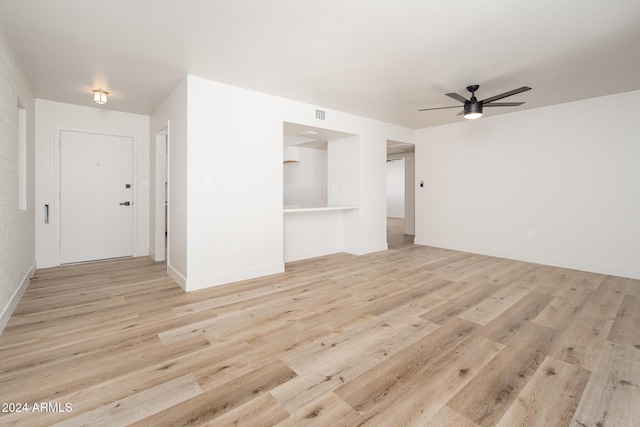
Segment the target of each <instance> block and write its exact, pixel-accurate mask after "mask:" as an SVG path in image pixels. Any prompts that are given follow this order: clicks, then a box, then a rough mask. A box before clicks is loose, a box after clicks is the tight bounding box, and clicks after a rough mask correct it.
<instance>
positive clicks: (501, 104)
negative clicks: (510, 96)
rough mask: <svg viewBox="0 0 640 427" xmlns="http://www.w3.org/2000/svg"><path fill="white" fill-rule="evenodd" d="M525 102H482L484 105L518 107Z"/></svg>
mask: <svg viewBox="0 0 640 427" xmlns="http://www.w3.org/2000/svg"><path fill="white" fill-rule="evenodd" d="M522 104H524V102H493V103H491V104H484V103H483V104H482V106H483V107H517V106H518V105H522Z"/></svg>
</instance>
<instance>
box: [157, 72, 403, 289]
mask: <svg viewBox="0 0 640 427" xmlns="http://www.w3.org/2000/svg"><path fill="white" fill-rule="evenodd" d="M186 88H187V89H186V91H187V96H186V103H187V107H186V109H185V111H188V117H186V116H185V117H182V116H180V113H179V112H178V111H179V108H177V107H176V108H174V112H173V113H172V112H171V110H172V108H173V107H172V106H177V105H180V103H181V102H185V101H184V100H185V98H184V97H183V95H182V94H181V95H180V96H177V95H175V93H174V95H172V96H171V97H170V98H171V99H168V100H167V101H165V103H163V105H162V106H161V107H160V108H159V109H158V111H156V112H155V113H154V114H153V115H152V118H151V123H152V132H156V131H157V129H156V127H157V128H158V129H159V128H160V126H161V125H162V126H163V124H162V123H163V122H166V120H169V122H170V126H169V128H170V135H169V139H170V142H169V146H170V149H169V151H170V153H169V164H170V167H169V169H170V172H169V183H170V190H169V194H170V195H169V205H170V214H169V233H170V236H169V259H170V260H171V259H172V257H173V256H174V254H173V251H174V248H173V244H172V240H173V239H174V238H173V237H172V236H173V234H172V233H173V231H172V230H175V229H180V230H186V231H185V232H184V236H185V237H183V241H182V242H181V244H182V243H184V245H185V248H180V250H181V251H182V250H183V249H184V254H185V259H184V265H180V266H179V271H180V275H181V277H179V279H180V280H181V282H180V283H181V285H182V286H183V287H184V288H185V289H187V290H193V289H199V288H204V287H209V286H215V285H219V284H223V283H229V282H233V281H237V280H244V279H248V278H252V277H257V276H263V275H267V274H272V273H275V272H279V271H282V270H283V269H284V254H283V235H284V233H283V212H282V202H283V164H282V156H283V153H282V143H283V123H284V122H290V123H298V124H303V125H305V124H307V125H310V126H315V127H324V128H327V129H333V130H337V131H342V132H346V133H350V134H354V135H358V137H356V140H355V141H356V143H353V144H349V143H348V142H347V145H346V146H348V147H350V148H352V149H353V150H354V156H355V159H357V161H356V163H357V164H356V165H354V164H353V163H352V164H350V173H352V177H353V179H352V180H351V182H355V183H357V184H356V189H355V192H356V193H357V198H358V206H359V208H358V209H357V210H354V211H349V214H348V215H347V214H345V225H347V226H349V227H350V230H349V234H348V236H347V237H348V239H345V242H346V245H345V246H348V251H350V252H352V253H355V254H364V253H368V252H372V251H375V250H383V249H386V198H385V191H384V188H385V185H386V169H385V159H386V141H387V139H393V140H402V141H410V142H411V141H413V130H411V129H407V128H403V127H400V126H394V125H389V124H386V123H382V122H378V121H374V120H370V119H365V118H362V117H358V116H353V115H348V114H345V113H339V112H335V111H331V110H325V111H326V112H327V115H326V116H327V120H325V121H320V120H317V119H315V109H316V108H317V107H316V106H312V105H308V104H302V103H298V102H294V101H291V100H286V99H283V98H278V97H275V96H271V95H266V94H262V93H258V92H254V91H250V90H246V89H241V88H237V87H233V86H228V85H224V84H221V83H217V82H213V81H209V80H205V79H202V78H198V77H194V76H188V77H187V79H186ZM181 93H182V92H181ZM173 98H180V101H176V100H175V99H173ZM176 116H180V117H181V118H179V119H178V120H185V121H186V128H187V130H186V131H179V132H178V135H179V138H186V141H187V142H186V144H185V146H183V147H182V148H180V150H179V151H174V150H177V149H176V147H175V146H174V145H175V143H174V139H175V138H176V135H175V133H174V131H175V126H174V117H176ZM154 126H155V127H154ZM332 142H333V141H332ZM180 143H182V142H180ZM187 146H188V147H187ZM346 146H345V147H346ZM187 148H188V149H187ZM176 156H180V158H179V159H178V158H175V157H176ZM185 156H186V160H185ZM328 163H331V161H328ZM176 173H182V174H183V175H184V176H186V180H181V181H180V182H179V183H177V182H176V181H175V179H182V178H175V179H174V175H175V174H176ZM328 182H329V185H331V178H330V177H328ZM207 183H209V184H207ZM346 189H347V190H348V191H350V192H353V191H354V190H353V189H350V188H348V186H347V187H346ZM175 192H180V193H181V194H182V195H183V196H181V197H183V198H184V200H185V204H184V206H186V211H184V216H182V215H180V216H178V215H174V214H173V213H172V212H173V211H172V209H174V205H175V204H176V201H175V200H174V198H173V194H174V193H175ZM184 195H186V196H184ZM181 209H182V208H181ZM181 263H182V261H181ZM176 276H177V275H176ZM176 276H174V278H175V277H176Z"/></svg>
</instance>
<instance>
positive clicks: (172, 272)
mask: <svg viewBox="0 0 640 427" xmlns="http://www.w3.org/2000/svg"><path fill="white" fill-rule="evenodd" d="M167 274H168V275H169V277H171V278H172V279H173V280H174V281H175V282H176V283H177V284H178V285H180V287H181V288H182V289H184V290H185V291H186V290H187V278H186V277H184V276H183V275H182V274H180V273H179V272H178V270H176V269H175V268H173V267H172V266H170V265H167Z"/></svg>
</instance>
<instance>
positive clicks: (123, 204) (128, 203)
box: [120, 202, 131, 206]
mask: <svg viewBox="0 0 640 427" xmlns="http://www.w3.org/2000/svg"><path fill="white" fill-rule="evenodd" d="M130 205H131V202H122V203H120V206H130Z"/></svg>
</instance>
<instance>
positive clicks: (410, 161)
mask: <svg viewBox="0 0 640 427" xmlns="http://www.w3.org/2000/svg"><path fill="white" fill-rule="evenodd" d="M414 178H415V147H414V145H413V144H408V143H404V142H398V141H391V140H389V141H387V189H386V190H387V246H388V247H389V248H390V249H391V248H394V247H398V246H402V245H407V244H412V243H413V239H414V234H415V189H414V182H415V179H414Z"/></svg>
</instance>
